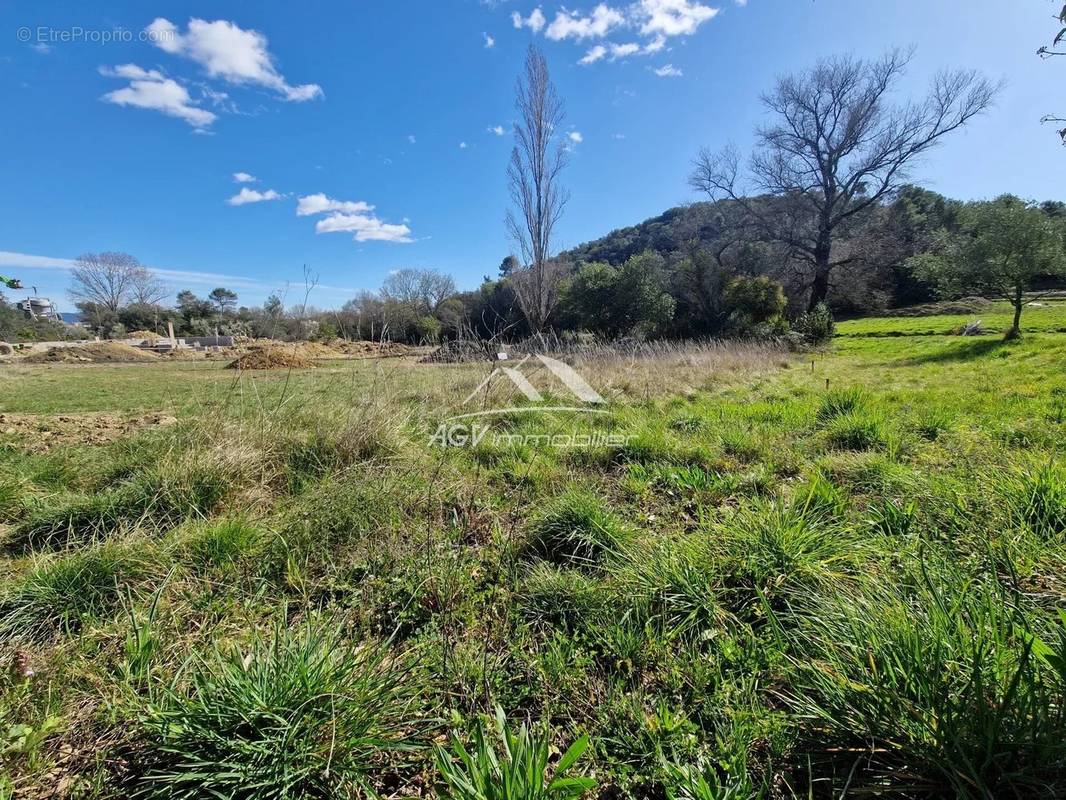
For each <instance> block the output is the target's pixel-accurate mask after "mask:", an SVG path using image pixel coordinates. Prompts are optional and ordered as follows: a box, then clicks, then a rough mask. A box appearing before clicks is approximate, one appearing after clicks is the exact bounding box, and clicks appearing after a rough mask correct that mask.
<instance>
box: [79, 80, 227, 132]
mask: <svg viewBox="0 0 1066 800" xmlns="http://www.w3.org/2000/svg"><path fill="white" fill-rule="evenodd" d="M100 74H101V75H104V76H106V77H108V78H124V79H126V80H128V81H129V82H130V85H129V86H126V87H125V88H123V89H116V90H115V91H113V92H108V93H107V94H105V95H104V96H103V97H102V98H101V99H102V100H103V101H104V102H106V103H114V104H115V105H117V106H132V107H134V108H146V109H150V110H152V111H158V112H160V113H162V114H166V115H167V116H170V117H177V118H178V119H183V120H185V121H186V122H187V123H189V124H190V125H192V126H193V128H195V129H197V130H203V129H204V128H206V127H207V126H208V125H210V124H211V123H212V122H214V121H215V120H216V119H217V116H216V115H215V114H213V113H212V112H210V111H207V110H206V109H203V108H199V107H198V106H196V105H195V104H194V103H193V102H192V99H191V98H190V97H189V92H188V90H187V89H186V88H185V87H184V86H182V85H181V84H180V83H178V82H177V81H175V80H172V79H171V78H168V77H166V76H165V75H163V74H162V73H161V72H158V71H157V70H154V69H153V70H146V69H142V68H141V67H138V66H137V65H136V64H120V65H119V66H117V67H111V68H108V67H101V68H100Z"/></svg>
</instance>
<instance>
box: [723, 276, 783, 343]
mask: <svg viewBox="0 0 1066 800" xmlns="http://www.w3.org/2000/svg"><path fill="white" fill-rule="evenodd" d="M722 305H723V308H724V310H725V312H726V313H727V314H728V315H729V320H730V325H731V326H732V327H734V328H737V329H740V330H742V331H745V330H749V329H752V328H754V327H756V326H760V325H767V324H770V325H781V326H782V327H783V329H785V330H787V329H788V324H787V323H786V322H785V321H784V313H785V307H786V306H787V305H788V300H787V298H786V297H785V290H784V289H783V288H782V286H781V284H780V283H778V282H777V281H775V280H772V279H771V278H768V277H767V276H765V275H759V276H758V277H756V278H750V277H748V276H747V275H737V276H735V277H733V278H730V279H729V281H728V282H727V283H726V285H725V288H724V289H723V291H722Z"/></svg>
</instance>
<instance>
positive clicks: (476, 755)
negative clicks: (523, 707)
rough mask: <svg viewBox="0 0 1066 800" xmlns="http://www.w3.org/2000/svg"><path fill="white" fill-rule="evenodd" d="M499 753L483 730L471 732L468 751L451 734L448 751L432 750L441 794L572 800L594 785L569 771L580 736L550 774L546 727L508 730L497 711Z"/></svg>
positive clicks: (456, 799)
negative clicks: (471, 739)
mask: <svg viewBox="0 0 1066 800" xmlns="http://www.w3.org/2000/svg"><path fill="white" fill-rule="evenodd" d="M495 727H496V734H497V736H498V737H499V740H500V745H501V747H500V751H499V752H497V749H496V747H495V746H493V744H492V742H491V741H489V738H488V737H487V736H486V734H485V730H484V726H481V725H479V726H478V728H477V729H476V730H475V732H474V741H473V742H472V745H471V747H470V749H467V748H466V747H464V746H463V743H462V742H461V741H460V739H459V738H458V737H456V736H453V737H452V748H451V752H449V751H448V750H445V749H444V748H443V747H439V746H438V747H437V748H436V762H437V771H438V773H439V775H440V780H441V783H442V784H443V785H442V791H441V795H442V796H443V797H446V798H451V800H577V798H579V797H581V795H583V794H584V793H585V792H587V791H589V790H590V789H592V788H593V787H595V786H596V781H595V780H593V779H592V778H589V777H585V776H572V775H570V774H569V773H570V772H571V768H572V767H573V766H574V765H575V764H576V763H577V761H578V760H579V759H580V758H581V756H582V755H583V754H584V753H585V750H586V749H587V748H588V745H589V738H588V736H581V737H580V738H578V739H577V740H576V741H575V742H573V744H571V745H570V747H569V748H567V750H566V752H565V753H563V755H562V757H561V758H560V759H559V761H558V763H556V764H555V766H554V768H552V770H551V772H550V774H549V759H550V752H551V751H550V746H551V741H550V736H549V732H548V730H547V729H546V728H542V729H540V730H536V731H531V730H530V729H529V727H527V726H526V725H524V724H523V725H522V726H521V727H520V728H519V729H518V731H512V730H511V729H509V728H508V726H507V718H506V717H505V716H504V713H503V709H501V708H497V709H496V726H495Z"/></svg>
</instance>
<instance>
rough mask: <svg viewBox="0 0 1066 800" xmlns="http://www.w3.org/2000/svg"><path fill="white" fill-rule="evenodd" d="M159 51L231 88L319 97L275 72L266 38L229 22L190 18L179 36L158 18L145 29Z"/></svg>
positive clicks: (312, 87)
mask: <svg viewBox="0 0 1066 800" xmlns="http://www.w3.org/2000/svg"><path fill="white" fill-rule="evenodd" d="M145 31H146V33H147V34H148V36H149V40H150V41H151V42H152V43H153V44H155V46H156V47H158V48H159V49H160V50H163V51H165V52H167V53H171V54H173V55H180V56H184V57H186V58H189V59H192V60H193V61H195V62H196V63H197V64H199V65H200V66H202V67H203V68H204V69H205V70H207V74H208V75H210V76H211V77H213V78H221V79H222V80H224V81H227V82H229V83H234V84H241V85H244V84H252V85H256V86H263V87H266V88H267V89H272V90H274V91H276V92H278V93H279V94H280V95H281V96H282V97H284V98H285V99H286V100H293V101H296V102H302V101H304V100H312V99H314V98H316V97H320V96H321V95H322V87H321V86H319V85H318V84H316V83H306V84H302V85H299V86H292V85H290V84H289V83H288V82H287V81H286V80H285V78H284V77H282V75H281V74H280V73H279V72H278V70H277V67H276V65H275V64H274V57H273V56H272V55H271V54H270V52H269V51H268V50H267V38H266V37H265V36H264V35H263V34H261V33H259V31H255V30H245V29H243V28H241V27H239V26H238V25H236V24H235V23H233V22H228V21H227V20H223V19H219V20H215V21H214V22H208V21H206V20H202V19H197V18H195V17H194V18H192V19H190V20H189V26H188V28H187V29H186V32H185V33H184V34H183V33H181V32H180V31H179V30H178V27H177V26H176V25H175V24H174V23H173V22H171V21H170V20H168V19H164V18H163V17H159V18H158V19H156V20H155V21H153V22H152V24H151V25H149V26H148V27H147V28H146V29H145Z"/></svg>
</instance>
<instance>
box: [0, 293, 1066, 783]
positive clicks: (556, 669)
mask: <svg viewBox="0 0 1066 800" xmlns="http://www.w3.org/2000/svg"><path fill="white" fill-rule="evenodd" d="M993 312H994V313H990V314H984V315H976V316H978V317H979V318H981V319H983V321H984V323H985V325H986V327H988V328H990V329H994V328H995V327H997V326H999V325H1000V324H1001V323H1002V322H1003V320H1002V319H1001V317H1002V316H1003V313H1005V312H1004V311H1003V310H1001V309H998V308H997V309H994V310H993ZM969 319H970V318H958V319H956V318H955V317H924V318H882V319H872V320H857V321H853V322H847V323H843V324H842V325H840V333H841V334H842V335H841V336H840V337H839V338H838V339H837V340H835V342H834V344H833V346H832V347H831V348H830V349H829V350H827V351H825V352H815V353H798V354H797V353H788V352H786V351H784V350H776V349H774V348H771V347H761V346H749V345H735V346H724V347H704V348H688V349H681V348H679V349H677V350H676V351H672V352H667V353H662V354H660V355H659V356H658V357H656V358H635V359H606V360H592V361H584V362H582V361H579V362H577V363H576V366H577V368H578V369H579V370H580V372H581V373H582V375H584V376H585V377H586V378H587V379H588V381H589V383H590V384H592V385H593V386H594V387H595V388H596V389H597V391H599V392H600V393H601V394H603V395H604V397H605V398H606V399H607V401H608V402H607V403H606V404H605V405H604V406H603V407H602V408H600V409H598V410H601V411H603V412H604V413H600V414H583V413H578V412H558V413H544V412H537V411H535V410H524V411H523V410H518V411H510V412H508V413H506V414H501V415H496V416H493V417H491V419H492V420H494V421H493V422H491V423H488V422H486V423H485V424H486V425H489V424H491V425H493V426H495V427H494V428H492V430H491V431H490V433H489V434H488V435H487V436H485V438H482V439H481V440H479V441H478V442H477V443H476V444H473V445H471V446H453V447H440V446H438V445H437V444H436V443H435V442H434V441H433V436H434V434H435V432H437V431H439V425H440V424H441V422H442V420H446V419H448V418H449V417H452V416H454V415H457V414H462V413H464V412H467V411H469V410H470V408H471V405H470V403H465V404H464V402H463V401H464V398H466V397H467V395H468V394H469V393H470V392H471V391H472V390H473V389H474V388H475V387H476V386H477V385H478V384H479V383H480V382H481V381H482V379H484V378H485V377H486V375H487V374H488V371H489V370H488V367H486V366H482V365H464V366H449V365H429V364H420V363H417V362H416V361H414V360H413V359H394V360H381V361H346V362H329V363H325V364H322V365H320V366H319V367H318V368H317V369H314V370H304V371H298V372H292V373H291V374H290V373H285V372H271V373H244V374H238V373H234V372H233V371H230V370H225V369H223V368H222V367H221V365H220V364H217V363H189V362H170V363H160V364H149V365H140V364H137V365H99V366H89V365H85V366H83V365H77V366H70V365H47V366H34V367H29V366H3V367H0V370H2V371H0V417H6V418H8V422H5V421H4V419H3V418H0V546H2V548H3V550H2V555H0V659H2V661H0V664H2V665H3V669H2V671H0V720H2V723H0V798H4V797H8V796H15V797H52V796H64V795H69V796H78V797H101V798H103V797H120V796H136V797H158V798H163V797H190V798H192V797H206V796H216V797H238V798H251V797H256V798H258V797H358V796H364V795H367V794H370V793H379V794H382V795H396V796H415V795H426V794H434V793H436V794H438V795H439V796H442V797H455V798H463V800H474V799H475V798H478V799H479V800H480V798H486V799H487V798H500V800H510V799H511V798H515V800H517V799H518V798H531V800H532V798H538V797H546V796H552V797H558V798H564V797H576V796H577V795H579V794H582V793H585V794H586V795H587V796H589V797H602V798H612V799H613V798H667V799H669V800H674V798H677V799H678V800H718V799H719V798H721V799H722V800H725V798H734V799H735V798H747V797H765V798H778V797H792V796H802V797H808V796H814V797H841V796H846V797H852V796H854V797H868V796H896V797H960V796H961V797H982V798H993V797H997V798H998V797H1051V796H1066V464H1064V456H1066V454H1064V450H1066V369H1064V367H1066V333H1063V332H1062V331H1066V306H1064V305H1063V304H1056V305H1048V306H1045V307H1041V308H1034V309H1030V310H1028V311H1027V312H1026V317H1025V319H1024V320H1023V328H1024V329H1026V330H1028V331H1029V332H1028V333H1027V334H1026V335H1025V336H1024V337H1023V338H1022V339H1021V340H1020V341H1016V342H1009V343H1004V342H1003V341H1002V340H1001V337H999V336H996V335H986V336H980V337H957V336H950V335H946V334H947V332H949V331H950V330H951V329H953V328H954V327H955V326H957V325H959V324H961V323H964V322H967V321H969ZM1006 324H1007V323H1004V326H1005V325H1006ZM523 371H524V372H526V374H528V375H529V376H530V380H531V381H532V382H533V383H535V384H536V385H537V386H538V387H540V388H541V390H542V391H544V389H545V387H547V386H549V385H551V384H550V376H549V375H547V374H546V373H545V372H544V371H543V370H541V371H540V372H537V371H535V370H533V369H531V368H529V367H524V368H523ZM571 401H572V398H570V399H569V400H568V399H567V398H566V396H565V394H564V392H563V391H562V388H561V387H560V386H559V385H555V388H554V390H553V394H551V395H548V396H546V397H545V402H546V403H547V404H549V405H556V404H559V405H565V404H570V402H571ZM473 402H474V403H475V405H476V407H477V408H479V409H482V408H492V407H497V406H507V405H513V404H514V403H515V397H514V393H513V392H512V391H510V390H509V388H508V384H506V382H505V381H498V382H497V384H496V386H495V388H493V389H491V391H490V393H489V394H488V395H487V396H478V397H477V398H476V399H475V400H474V401H473ZM523 402H524V401H523ZM144 412H165V413H166V414H168V415H172V416H173V417H175V418H176V419H177V422H176V424H171V425H166V426H158V427H149V428H146V429H144V430H141V431H140V432H139V433H137V434H135V435H133V436H124V437H120V438H117V439H114V440H113V441H106V442H103V443H95V444H84V443H76V442H65V441H63V438H62V436H59V437H55V438H54V440H50V442H49V444H48V446H41V445H40V444H39V443H37V442H35V441H34V440H33V437H32V436H31V435H30V434H28V433H27V430H29V429H30V428H32V424H34V423H33V421H34V420H35V419H37V418H35V417H33V416H27V415H41V417H40V418H39V419H40V420H41V422H42V424H44V422H45V421H46V420H47V419H49V418H51V416H52V415H67V416H72V417H75V418H77V420H79V422H78V424H79V425H81V424H84V425H89V426H91V425H92V424H93V420H94V416H93V415H104V414H106V415H111V417H116V416H117V417H121V416H122V415H133V414H141V413H144ZM16 417H17V418H18V420H19V425H18V426H14V427H12V426H11V420H13V419H14V418H16ZM486 419H488V418H486ZM27 420H29V422H27ZM466 422H469V420H467V421H466ZM27 426H30V427H29V428H28V427H27ZM500 431H503V432H505V433H506V434H507V435H508V437H509V438H506V440H505V441H502V442H501V441H499V440H494V438H493V435H492V434H493V433H495V432H500ZM600 433H610V434H611V435H615V436H617V437H618V440H619V442H620V443H619V444H617V446H615V445H613V444H612V445H607V444H600V445H596V446H592V447H550V446H544V445H543V441H542V440H538V439H536V438H534V439H533V440H532V441H530V440H520V439H521V437H523V436H525V435H529V436H532V437H538V436H550V435H557V436H561V437H564V438H565V437H568V436H572V435H574V434H600ZM497 709H499V710H500V711H501V712H502V714H503V715H505V717H506V718H505V720H503V721H499V720H497V719H496V717H495V714H496V712H497ZM501 726H502V727H503V728H504V730H505V731H506V737H505V738H506V740H507V741H508V743H509V751H510V752H511V754H512V758H511V759H510V760H511V761H512V762H513V765H514V768H515V772H516V773H519V772H521V771H522V770H523V769H524V770H525V773H524V774H526V775H527V776H529V775H533V774H536V773H541V774H543V771H544V769H543V768H544V766H545V764H550V765H551V766H550V767H549V769H548V771H549V772H554V774H555V775H556V776H557V777H559V779H560V783H558V784H556V786H555V789H554V790H553V791H552V792H551V793H545V792H539V793H538V792H537V791H536V790H535V787H530V786H528V785H526V783H525V782H524V781H523V779H522V778H521V777H518V778H516V781H515V782H514V783H509V784H508V787H509V788H508V789H507V790H502V789H497V790H484V789H483V790H479V789H478V787H479V786H482V787H483V786H484V785H486V784H492V783H493V782H496V783H499V782H500V781H499V779H498V776H497V777H496V778H493V776H494V775H495V773H496V772H498V771H499V769H500V767H499V766H498V765H495V761H494V759H495V758H496V757H497V756H498V758H499V759H501V760H502V761H503V762H504V763H505V764H506V763H508V759H506V758H504V756H503V752H504V746H503V744H502V743H501V736H500V732H499V730H498V728H499V727H501ZM585 736H587V739H585V738H583V737H585ZM571 744H573V745H574V748H573V749H571V750H569V751H568V747H569V746H570V745H571ZM586 744H587V746H586ZM564 753H565V755H563V754H564ZM494 754H495V755H494ZM571 762H572V763H571ZM567 777H569V778H571V779H572V780H570V781H567V780H566V778H567Z"/></svg>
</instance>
